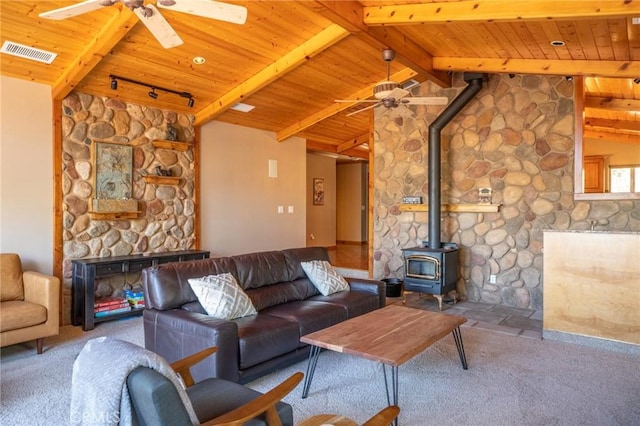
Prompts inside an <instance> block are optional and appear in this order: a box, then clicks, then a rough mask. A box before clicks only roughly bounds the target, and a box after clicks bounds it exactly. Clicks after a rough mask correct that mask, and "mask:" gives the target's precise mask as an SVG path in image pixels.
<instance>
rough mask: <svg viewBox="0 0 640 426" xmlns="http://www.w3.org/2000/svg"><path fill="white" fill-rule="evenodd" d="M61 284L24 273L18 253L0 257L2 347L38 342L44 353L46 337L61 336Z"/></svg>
mask: <svg viewBox="0 0 640 426" xmlns="http://www.w3.org/2000/svg"><path fill="white" fill-rule="evenodd" d="M59 305H60V280H59V279H58V278H56V277H53V276H49V275H44V274H41V273H38V272H30V271H28V272H23V271H22V263H21V262H20V257H19V256H18V255H17V254H15V253H1V254H0V346H2V347H4V346H8V345H13V344H15V343H21V342H26V341H27V340H34V339H35V341H36V350H37V351H38V353H39V354H41V353H42V342H43V339H44V338H45V337H48V336H55V335H57V334H58V327H59V319H58V318H59V314H60V306H59Z"/></svg>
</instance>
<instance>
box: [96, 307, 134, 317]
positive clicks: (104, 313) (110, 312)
mask: <svg viewBox="0 0 640 426" xmlns="http://www.w3.org/2000/svg"><path fill="white" fill-rule="evenodd" d="M123 312H131V306H127V307H126V308H118V309H111V310H108V311H100V312H96V313H95V316H96V317H97V318H100V317H106V316H109V315H115V314H121V313H123Z"/></svg>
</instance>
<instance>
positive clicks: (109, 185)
mask: <svg viewBox="0 0 640 426" xmlns="http://www.w3.org/2000/svg"><path fill="white" fill-rule="evenodd" d="M132 169H133V147H132V146H131V145H120V144H115V143H106V142H95V143H94V170H95V178H96V180H95V197H96V198H98V199H110V200H122V199H129V198H131V193H132V187H133V180H132V177H133V170H132Z"/></svg>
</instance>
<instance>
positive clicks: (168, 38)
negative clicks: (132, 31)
mask: <svg viewBox="0 0 640 426" xmlns="http://www.w3.org/2000/svg"><path fill="white" fill-rule="evenodd" d="M145 7H146V8H148V9H150V10H151V12H152V13H151V16H148V17H146V16H144V9H143V8H142V7H138V8H136V9H134V10H133V11H134V12H135V14H136V15H138V18H140V21H141V22H142V23H143V24H144V25H145V26H146V27H147V29H148V30H149V31H150V32H151V34H153V36H154V37H155V38H156V39H157V40H158V42H160V44H161V45H162V47H164V48H166V49H169V48H172V47H176V46H180V45H181V44H182V43H183V41H182V39H181V38H180V36H179V35H178V33H176V32H175V31H174V30H173V28H172V27H171V25H169V22H167V20H166V19H164V16H162V14H161V13H160V11H159V10H158V9H156V7H155V6H154V5H152V4H149V5H147V6H145Z"/></svg>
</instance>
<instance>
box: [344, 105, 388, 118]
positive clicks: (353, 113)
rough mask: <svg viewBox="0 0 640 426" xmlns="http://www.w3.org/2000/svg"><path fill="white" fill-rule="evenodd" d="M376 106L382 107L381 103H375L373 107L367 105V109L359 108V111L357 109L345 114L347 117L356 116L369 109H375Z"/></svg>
mask: <svg viewBox="0 0 640 426" xmlns="http://www.w3.org/2000/svg"><path fill="white" fill-rule="evenodd" d="M378 105H382V102H377V103H375V104H373V105H369V106H368V107H364V108H361V109H359V110H357V111H353V112H350V113H349V114H347V117H351V116H352V115H355V114H357V113H359V112H362V111H366V110H368V109H371V108H375V107H377V106H378Z"/></svg>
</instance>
